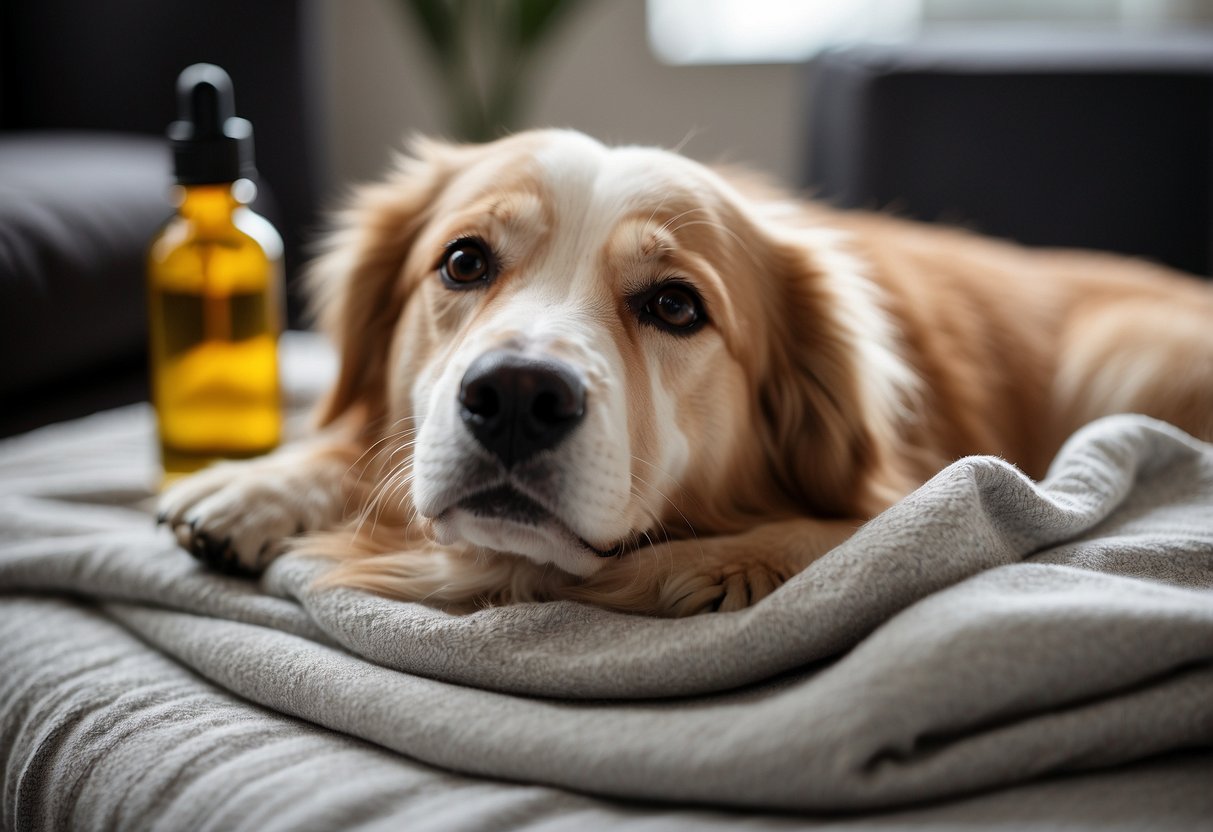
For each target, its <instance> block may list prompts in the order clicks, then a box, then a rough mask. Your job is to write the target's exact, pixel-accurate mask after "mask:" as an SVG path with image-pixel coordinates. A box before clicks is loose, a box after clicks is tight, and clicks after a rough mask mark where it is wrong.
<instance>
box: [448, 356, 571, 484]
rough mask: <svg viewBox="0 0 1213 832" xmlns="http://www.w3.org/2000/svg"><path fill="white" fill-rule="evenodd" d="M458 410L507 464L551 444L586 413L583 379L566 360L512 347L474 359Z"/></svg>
mask: <svg viewBox="0 0 1213 832" xmlns="http://www.w3.org/2000/svg"><path fill="white" fill-rule="evenodd" d="M459 403H460V404H461V405H462V407H461V408H460V415H461V416H462V417H463V421H464V423H465V424H466V425H467V426H468V429H469V430H470V431H471V432H472V435H473V436H475V437H476V439H477V441H479V442H480V444H481V445H483V446H484V447H485V448H487V449H488V450H489V451H490V452H492V453H493V455H494V456H496V457H497V458H498V459H500V460H501V463H502V464H503V465H505V467H506V468H509V467H511V466H513V465H515V464H517V463H519V462H524V461H526V460H527V459H530V458H531V457H532V456H534V455H535V454H537V453H538V452H539V451H542V450H546V449H547V448H553V447H555V446H556V445H557V444H558V443H559V442H560V440H562V439H564V437H566V436H568V435H569V433H570V432H571V431H572V430H573V428H575V427H577V424H578V423H579V422H580V421H581V418H582V416H584V415H585V384H583V383H582V381H581V378H580V376H578V374H577V372H576V371H575V370H574V369H573V368H572V367H570V366H568V365H567V364H565V363H563V362H561V361H556V360H554V359H551V358H543V359H541V358H533V357H530V356H526V355H523V354H522V353H519V352H515V351H513V350H491V351H489V352H486V353H485V354H484V355H482V356H480V357H479V358H477V359H476V360H475V361H473V362H472V366H470V367H468V369H467V372H466V373H464V375H463V382H462V383H461V384H460V385H459Z"/></svg>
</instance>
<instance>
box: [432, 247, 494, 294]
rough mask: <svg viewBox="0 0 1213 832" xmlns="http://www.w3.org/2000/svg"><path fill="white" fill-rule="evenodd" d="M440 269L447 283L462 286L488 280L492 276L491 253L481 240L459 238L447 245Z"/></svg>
mask: <svg viewBox="0 0 1213 832" xmlns="http://www.w3.org/2000/svg"><path fill="white" fill-rule="evenodd" d="M440 271H441V272H442V279H443V280H444V281H446V283H447V285H452V284H454V286H457V287H459V288H462V287H465V286H471V285H474V284H476V283H478V282H481V281H487V280H488V279H489V278H490V277H491V276H492V271H493V268H492V262H491V258H490V256H489V253H488V252H487V251H486V250H485V247H484V245H483V244H482V243H481V242H479V241H478V240H459V241H457V242H454V243H451V244H450V245H449V246H447V250H446V253H445V254H444V255H443V258H442V267H441V269H440ZM453 288H454V287H453Z"/></svg>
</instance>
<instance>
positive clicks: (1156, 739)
mask: <svg viewBox="0 0 1213 832" xmlns="http://www.w3.org/2000/svg"><path fill="white" fill-rule="evenodd" d="M149 434H150V414H149V413H148V412H147V411H146V410H145V409H143V408H129V409H125V410H121V411H114V412H111V413H107V414H101V415H99V416H97V417H93V418H90V419H88V420H84V421H81V422H79V423H74V424H69V425H64V426H58V427H52V428H48V429H45V430H43V431H40V432H37V433H34V434H29V435H27V436H25V437H20V438H17V439H15V440H10V441H8V442H7V443H4V444H2V445H0V590H3V591H4V593H5V594H4V595H3V596H0V666H3V667H4V673H3V674H2V675H0V749H3V750H4V751H3V753H4V755H5V760H4V767H3V773H4V785H3V800H4V803H3V807H2V808H3V814H0V817H3V818H4V821H3V823H7V824H9V825H14V826H16V827H18V828H67V827H72V828H130V827H131V826H132V825H141V824H146V825H156V824H159V825H160V826H162V827H164V828H170V827H171V828H178V824H179V823H180V824H182V825H188V826H193V827H203V826H207V827H209V826H213V827H215V828H249V829H255V828H270V827H275V828H277V827H278V826H280V827H281V828H296V827H299V828H323V827H324V826H332V825H334V824H335V823H337V822H340V823H342V824H346V825H354V824H356V823H362V822H365V823H367V824H371V825H373V824H375V823H379V822H383V823H399V822H400V821H402V820H408V819H410V818H413V817H417V816H423V817H425V818H427V819H428V822H431V823H437V821H436V820H435V819H436V818H442V817H445V818H447V819H448V820H449V821H450V822H451V824H455V823H456V822H457V823H459V824H467V825H469V826H476V825H480V826H485V827H491V828H497V827H500V826H507V825H519V826H526V825H531V826H543V825H544V824H549V823H550V824H553V826H555V825H558V824H559V823H562V822H564V821H567V820H568V817H566V813H567V815H568V816H569V817H576V818H580V819H582V820H584V821H587V822H598V823H601V824H607V823H608V822H609V823H617V824H625V823H626V824H635V825H641V826H643V825H645V824H652V825H653V827H654V828H665V827H666V826H672V825H677V824H679V823H682V824H711V823H719V824H722V825H725V826H728V825H731V824H736V823H739V822H740V821H741V820H742V819H743V818H744V819H745V820H746V821H747V822H749V823H752V824H754V825H758V826H771V827H773V828H774V827H778V826H780V825H785V824H787V823H792V822H796V823H807V820H806V818H805V817H804V816H800V817H794V816H786V817H784V816H770V815H740V814H730V813H728V812H725V811H723V809H721V810H712V811H700V812H689V811H686V810H678V811H674V810H672V809H663V808H661V804H668V803H678V804H698V805H704V806H707V805H711V806H716V807H726V808H729V809H730V810H731V811H734V812H736V811H742V810H763V811H769V810H777V811H781V812H799V813H820V812H838V811H847V812H870V811H873V810H876V809H887V808H890V807H900V806H905V805H908V804H911V803H916V802H920V801H924V800H934V801H942V800H946V801H949V802H947V803H937V804H936V805H935V806H934V807H932V808H928V809H918V810H911V809H904V810H901V811H900V812H899V813H894V814H882V815H880V816H878V817H876V816H865V817H848V818H847V819H845V820H843V819H835V820H830V821H826V820H821V819H820V818H818V819H817V820H814V821H813V823H814V824H821V825H823V826H824V827H825V828H829V827H830V826H831V825H834V824H837V825H840V826H846V827H848V828H872V829H883V828H898V825H899V824H919V823H926V822H932V823H948V822H959V821H962V820H963V821H966V822H973V821H975V820H978V819H990V818H995V817H998V818H1003V819H1007V818H1009V819H1011V821H1012V822H1013V825H1014V826H1015V828H1034V827H1039V828H1053V824H1054V822H1055V821H1056V822H1057V824H1058V825H1061V826H1065V825H1066V824H1063V823H1061V820H1062V819H1065V820H1066V822H1067V823H1068V824H1069V825H1070V827H1074V826H1078V827H1079V828H1085V827H1091V828H1095V827H1098V828H1114V827H1116V826H1118V825H1119V826H1121V828H1142V827H1143V825H1144V824H1146V821H1149V825H1152V826H1154V827H1156V828H1193V825H1194V824H1195V823H1196V822H1197V819H1199V818H1206V819H1207V817H1209V813H1210V811H1213V789H1210V788H1209V785H1210V783H1213V764H1211V758H1210V756H1209V752H1208V749H1209V748H1210V746H1213V448H1211V447H1209V446H1207V445H1203V444H1201V443H1198V442H1195V441H1194V440H1192V439H1190V438H1188V437H1186V436H1185V435H1183V434H1181V433H1179V432H1178V431H1175V430H1174V429H1172V428H1170V427H1168V426H1166V425H1162V424H1160V423H1158V422H1153V421H1151V420H1147V419H1144V418H1140V417H1116V418H1113V419H1108V420H1104V421H1102V422H1100V423H1097V424H1095V425H1093V426H1091V427H1089V428H1088V429H1086V430H1085V431H1083V432H1082V433H1080V434H1079V435H1077V436H1076V437H1075V438H1074V439H1072V440H1071V442H1070V443H1069V444H1068V445H1067V447H1066V448H1065V449H1064V450H1063V452H1062V453H1061V454H1060V456H1059V457H1058V459H1057V461H1056V462H1055V464H1054V466H1053V469H1052V471H1051V473H1050V475H1049V477H1048V478H1047V479H1046V480H1045V481H1044V482H1043V483H1041V484H1039V485H1038V484H1034V483H1032V482H1030V481H1028V480H1027V479H1025V478H1024V477H1023V476H1022V475H1021V474H1020V473H1019V472H1017V471H1016V470H1015V469H1014V468H1012V467H1011V466H1009V465H1007V464H1005V463H1003V462H1001V461H999V460H995V459H987V458H974V459H968V460H962V461H961V462H959V463H957V464H955V465H953V466H951V467H950V468H948V469H947V470H945V471H944V472H942V473H941V474H940V475H939V476H938V477H936V478H935V479H934V480H932V481H931V482H930V483H928V484H926V485H925V486H924V487H923V488H921V489H920V490H919V491H918V492H916V493H915V494H913V495H911V496H910V497H909V498H907V499H906V500H904V501H903V502H902V503H900V504H899V505H897V506H896V507H894V508H893V509H891V510H890V511H888V512H886V513H885V514H883V515H881V516H880V517H878V518H876V519H875V520H873V521H872V522H871V523H869V524H868V525H867V526H865V527H864V528H863V529H862V530H861V531H860V533H859V534H858V535H857V536H856V537H855V538H853V539H852V540H851V541H849V542H848V543H846V544H844V545H843V546H841V547H839V548H838V549H837V550H835V551H834V552H832V553H831V554H829V555H827V556H826V557H825V558H823V559H822V560H820V561H819V562H817V563H816V564H814V565H813V566H812V567H810V568H809V569H808V570H807V571H806V572H805V573H803V574H802V575H800V576H798V577H796V578H795V579H793V580H792V581H791V582H789V583H788V584H787V585H786V586H784V587H783V588H781V589H780V590H779V591H777V592H776V593H775V594H774V595H772V596H771V597H770V598H768V599H767V600H765V601H763V602H762V603H761V604H759V605H758V606H756V607H754V608H752V609H750V610H746V611H743V612H740V613H734V614H717V615H709V616H702V617H698V618H694V619H689V620H682V621H665V620H655V619H647V618H641V617H635V616H625V615H619V614H615V613H609V612H605V611H602V610H597V609H593V608H588V607H584V606H580V605H576V604H571V603H558V604H540V605H518V606H513V607H505V608H499V609H490V610H485V611H482V612H479V613H476V614H473V615H469V616H450V615H446V614H443V613H440V612H437V611H434V610H431V609H429V608H426V607H423V606H419V605H412V604H400V603H395V602H389V601H385V600H382V599H379V598H376V597H373V596H369V595H366V594H362V593H356V592H348V591H325V592H317V591H315V590H313V589H312V588H311V579H312V578H313V577H314V576H315V575H316V574H317V573H318V570H319V569H321V568H322V565H321V564H319V563H317V562H310V561H306V560H302V559H292V558H286V559H283V560H281V561H280V562H279V563H278V564H276V565H275V566H274V567H273V568H272V569H271V570H270V572H269V573H268V574H267V575H266V576H265V577H264V578H263V580H262V581H261V583H260V585H258V584H255V583H253V582H250V581H243V580H239V579H233V578H226V577H223V576H218V575H214V574H211V573H208V572H206V571H204V570H203V569H201V568H200V567H199V566H197V565H196V564H195V563H194V562H193V561H192V560H190V559H189V558H188V556H186V555H185V554H184V553H183V552H181V551H179V550H177V549H176V548H175V546H174V544H173V543H172V541H171V539H170V538H169V536H168V534H167V533H166V532H163V531H157V530H155V529H154V528H153V527H152V526H151V523H150V519H149V515H148V513H147V510H146V508H147V506H146V503H147V498H148V493H149V492H148V488H149V484H150V483H151V482H152V480H153V477H154V471H153V465H152V455H151V450H152V449H151V442H150V435H149ZM64 595H71V596H74V597H75V598H76V599H77V600H75V601H69V600H65V599H64V598H62V597H61V596H64ZM250 703H254V704H250ZM384 749H388V750H384ZM391 751H395V752H399V754H393V753H391ZM1159 755H1163V756H1159ZM431 766H433V767H437V768H440V769H443V770H447V771H451V772H457V773H458V774H457V775H456V774H445V773H439V772H438V771H437V770H435V769H434V768H431ZM1113 767H1114V768H1113ZM477 776H478V777H488V778H494V779H497V780H508V781H515V782H523V783H529V784H533V785H530V786H526V787H523V786H516V785H514V786H511V785H505V784H502V783H499V782H492V781H489V780H477V779H475V778H476V777H477ZM1041 777H1045V778H1046V779H1045V780H1043V781H1042V780H1039V779H1038V778H1041ZM1130 787H1131V788H1130ZM991 789H1003V791H1001V792H997V793H994V794H984V795H982V796H978V797H974V796H971V795H973V794H974V793H979V792H985V791H988V790H991ZM1008 789H1009V791H1008ZM565 790H570V791H573V792H578V793H582V794H587V795H597V796H599V797H605V798H610V799H612V801H615V802H612V801H606V800H600V799H595V798H593V797H589V796H573V795H572V794H570V793H568V792H566V791H565ZM1118 790H1129V791H1131V792H1132V795H1133V797H1132V800H1129V798H1128V797H1127V796H1125V795H1124V794H1120V793H1119V792H1118ZM443 796H445V797H443ZM636 799H639V800H644V801H646V804H645V805H644V806H643V807H638V806H634V805H625V804H622V803H619V802H617V801H619V800H636ZM1025 800H1026V801H1028V803H1024V802H1023V801H1025ZM1032 801H1039V803H1033V802H1032ZM135 820H138V821H139V823H134V822H133V821H135ZM865 824H866V825H865Z"/></svg>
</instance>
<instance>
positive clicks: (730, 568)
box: [658, 560, 795, 618]
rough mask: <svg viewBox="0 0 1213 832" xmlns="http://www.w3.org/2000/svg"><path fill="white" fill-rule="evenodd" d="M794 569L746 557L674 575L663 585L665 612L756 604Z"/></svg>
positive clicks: (679, 613) (724, 609) (661, 602)
mask: <svg viewBox="0 0 1213 832" xmlns="http://www.w3.org/2000/svg"><path fill="white" fill-rule="evenodd" d="M793 574H795V570H793V569H790V568H787V567H783V568H781V567H780V566H778V565H773V564H771V563H767V562H763V561H754V560H749V561H746V560H743V561H741V562H731V563H723V564H720V565H717V566H715V568H706V569H703V570H691V571H687V572H683V573H680V574H676V575H673V576H671V578H670V579H669V580H668V581H667V582H666V584H665V585H664V586H662V588H661V594H660V598H659V601H658V607H659V610H660V613H661V614H662V615H668V616H673V617H676V618H680V617H682V616H687V615H698V614H699V613H703V612H734V611H736V610H741V609H745V608H746V607H748V606H751V605H753V604H757V603H758V602H759V601H761V600H762V599H763V598H766V597H767V596H768V595H770V594H771V593H772V592H774V591H775V590H776V589H778V588H779V587H780V586H782V585H783V583H784V582H785V581H787V579H788V578H790V577H792V575H793Z"/></svg>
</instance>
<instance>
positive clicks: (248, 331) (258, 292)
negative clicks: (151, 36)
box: [148, 64, 283, 482]
mask: <svg viewBox="0 0 1213 832" xmlns="http://www.w3.org/2000/svg"><path fill="white" fill-rule="evenodd" d="M177 95H178V100H179V107H180V119H179V120H178V121H175V122H173V123H172V124H171V125H170V126H169V129H168V136H169V139H170V141H171V143H172V149H173V166H174V170H175V174H176V179H177V188H176V199H177V213H176V215H175V216H174V217H172V218H171V219H170V220H169V221H168V222H167V223H166V224H165V226H164V228H163V229H161V231H160V233H159V234H157V235H156V237H155V239H154V240H153V241H152V245H151V250H150V252H149V257H148V312H149V316H150V320H149V330H150V335H151V376H152V379H151V380H152V401H153V404H154V405H155V409H156V420H157V424H158V427H159V433H160V452H161V459H162V461H163V463H164V471H165V481H166V482H168V481H171V480H172V479H174V478H176V477H178V476H180V475H182V474H187V473H190V472H192V471H195V470H197V469H199V468H202V467H203V466H205V465H207V464H209V463H210V462H213V461H215V460H217V459H232V458H244V457H250V456H255V455H257V454H262V453H265V452H266V451H269V450H271V449H273V448H274V447H275V446H276V445H277V444H278V441H279V438H280V434H281V430H282V407H281V400H280V394H279V387H278V334H279V331H280V329H281V318H282V302H283V301H282V238H281V237H279V236H278V232H276V231H275V230H274V227H273V226H272V225H270V223H269V221H267V220H266V219H265V218H264V217H261V216H259V215H258V214H255V213H254V212H253V211H252V209H250V208H249V207H248V204H249V202H251V201H252V199H253V197H254V196H255V195H256V186H255V185H254V184H253V182H252V180H251V178H250V177H251V176H253V175H254V170H253V153H252V142H253V129H252V125H251V124H249V122H248V121H246V120H245V119H242V118H236V117H235V114H234V104H233V94H232V82H231V79H230V78H228V75H227V73H226V72H224V71H223V70H222V69H220V68H219V67H217V66H213V65H211V64H195V65H193V66H191V67H188V68H186V69H185V70H184V71H183V72H182V73H181V75H180V77H179V78H178V80H177Z"/></svg>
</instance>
